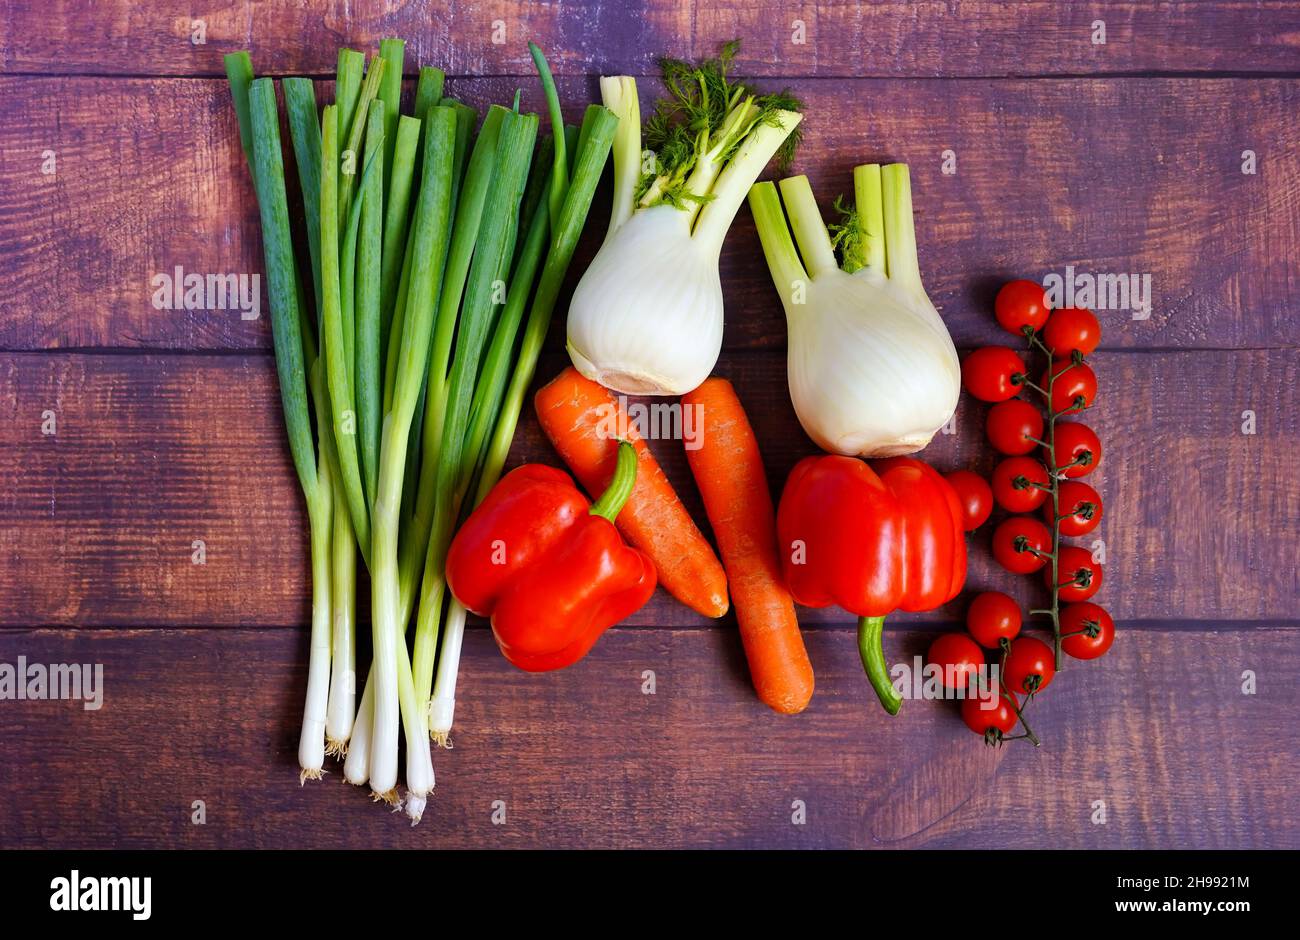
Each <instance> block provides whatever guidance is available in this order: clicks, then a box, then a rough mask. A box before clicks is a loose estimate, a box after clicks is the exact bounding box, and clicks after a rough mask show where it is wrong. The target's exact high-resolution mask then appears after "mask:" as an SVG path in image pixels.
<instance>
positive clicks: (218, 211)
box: [0, 79, 1300, 350]
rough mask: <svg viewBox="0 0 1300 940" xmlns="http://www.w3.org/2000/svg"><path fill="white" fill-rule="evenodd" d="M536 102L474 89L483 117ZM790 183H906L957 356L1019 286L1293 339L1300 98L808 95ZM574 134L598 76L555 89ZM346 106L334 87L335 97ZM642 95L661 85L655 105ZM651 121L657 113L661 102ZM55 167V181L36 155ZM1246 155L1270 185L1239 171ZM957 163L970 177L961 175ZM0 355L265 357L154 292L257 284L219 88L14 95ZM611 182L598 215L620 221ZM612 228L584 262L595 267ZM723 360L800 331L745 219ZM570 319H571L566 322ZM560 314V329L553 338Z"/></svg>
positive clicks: (1199, 330) (499, 86)
mask: <svg viewBox="0 0 1300 940" xmlns="http://www.w3.org/2000/svg"><path fill="white" fill-rule="evenodd" d="M516 84H522V86H523V88H524V91H525V103H526V106H529V107H538V106H540V104H541V102H540V98H539V96H538V89H537V86H536V83H535V82H533V81H525V82H522V83H516V82H515V81H513V80H506V79H471V80H462V81H456V82H453V83H452V86H451V88H452V91H453V92H454V93H455V94H457V95H459V96H462V97H464V98H465V99H467V100H469V101H471V102H474V103H476V104H486V103H487V102H490V101H503V100H508V97H509V95H510V94H511V93H512V91H513V89H514V87H515V85H516ZM793 87H794V89H795V90H796V91H797V92H798V93H799V94H800V95H801V96H803V97H804V98H805V100H806V101H807V102H808V103H809V115H810V116H809V117H808V119H807V121H806V138H805V139H806V144H805V146H804V148H803V150H802V152H801V156H800V158H799V159H798V161H797V163H796V166H795V168H794V169H795V171H797V172H807V173H809V174H810V176H811V178H812V181H813V184H814V187H815V189H816V191H817V192H818V193H819V195H820V197H821V200H822V203H823V206H824V207H825V209H826V211H827V213H828V217H829V212H830V204H831V202H832V201H833V198H834V196H835V195H837V194H838V193H840V192H846V191H849V190H851V188H852V167H853V166H854V164H856V163H863V162H869V161H873V160H883V161H894V160H901V161H905V162H907V163H909V164H910V165H911V167H912V173H913V189H914V200H915V206H916V227H917V240H918V243H919V245H920V253H921V259H920V260H921V270H922V273H923V275H924V278H925V283H926V285H927V289H928V290H929V291H930V295H931V298H932V299H933V300H934V302H935V303H936V305H938V307H939V308H940V310H941V311H943V313H944V316H945V318H946V320H947V322H948V324H949V327H950V330H951V331H952V333H953V335H954V338H955V339H956V341H957V342H958V343H959V344H963V345H971V344H978V343H982V342H986V341H988V340H989V339H990V338H991V337H992V336H995V335H997V333H996V329H995V327H994V326H993V324H992V321H991V318H990V316H989V312H990V310H991V305H992V298H993V294H994V293H995V291H996V288H997V286H998V285H999V284H1000V283H1001V282H1002V281H1003V280H1005V279H1007V278H1009V277H1035V278H1042V277H1043V276H1044V275H1046V274H1047V273H1049V272H1053V271H1054V272H1056V273H1058V274H1063V273H1064V271H1065V266H1066V265H1073V266H1074V267H1075V268H1076V270H1077V271H1079V272H1088V273H1091V274H1124V275H1128V274H1134V275H1149V276H1150V284H1151V294H1152V301H1153V303H1152V312H1151V315H1150V318H1149V319H1146V320H1135V319H1133V314H1132V313H1131V312H1130V311H1128V310H1124V311H1102V312H1101V314H1100V315H1101V317H1102V320H1103V323H1104V326H1105V337H1104V343H1105V346H1106V347H1107V348H1142V347H1153V346H1154V347H1179V348H1245V347H1274V346H1281V345H1291V346H1294V345H1300V318H1297V317H1295V316H1292V315H1291V312H1292V311H1293V310H1294V309H1295V308H1296V306H1297V304H1300V280H1298V279H1297V277H1296V271H1295V264H1294V259H1295V258H1296V257H1300V125H1297V123H1296V122H1295V120H1294V115H1295V113H1296V112H1297V109H1298V108H1300V88H1298V87H1297V85H1296V84H1295V83H1294V82H1285V81H1225V80H1219V81H1205V80H1187V79H1173V80H1163V79H1161V80H1155V79H1152V80H1146V79H1143V80H1127V81H1120V82H1117V81H1097V80H1077V81H1025V82H1021V81H997V82H982V81H979V82H976V81H952V82H933V81H860V82H855V83H853V84H851V85H849V86H846V85H845V83H844V82H839V81H799V82H795V83H793ZM561 93H562V95H563V99H564V100H565V101H566V102H568V103H569V104H570V105H571V107H572V111H571V113H572V115H573V116H574V117H576V116H577V115H578V114H579V113H580V112H581V108H582V105H583V102H586V101H589V100H591V99H592V98H593V96H595V94H596V90H595V87H594V80H587V79H572V80H566V81H563V82H562V83H561ZM328 95H332V92H328V91H322V94H321V100H327V96H328ZM646 97H647V99H648V98H649V89H646ZM647 106H648V105H647ZM49 149H52V150H54V151H55V152H56V154H57V172H56V173H55V174H54V175H53V176H48V175H43V174H42V173H41V164H42V159H43V158H42V153H43V152H44V151H46V150H49ZM1247 149H1253V150H1254V151H1255V152H1256V155H1257V166H1258V173H1257V174H1256V175H1246V174H1243V173H1242V172H1241V167H1242V152H1243V151H1244V150H1247ZM946 151H951V152H952V154H954V155H955V160H956V174H955V175H944V173H943V172H942V162H943V159H944V154H945V152H946ZM0 154H3V158H2V159H3V164H2V165H0V181H2V182H3V185H0V253H3V254H4V256H5V257H6V258H7V259H8V263H7V264H5V265H4V266H3V267H0V292H2V293H3V295H4V296H5V297H6V298H7V300H8V305H7V311H6V313H7V315H6V316H4V317H3V318H0V349H39V348H49V347H65V348H66V347H78V348H86V347H91V348H102V347H112V348H162V349H181V350H193V349H252V348H257V349H269V348H270V344H271V341H270V327H269V317H268V316H267V315H266V311H265V309H263V312H262V316H261V317H260V319H259V320H257V321H254V322H248V321H244V320H241V319H240V315H239V313H238V312H236V311H232V310H215V309H214V310H158V309H155V307H154V306H153V304H152V299H153V296H154V287H153V282H152V280H151V279H152V278H153V277H154V275H156V274H159V273H164V272H166V273H170V272H172V271H173V270H174V268H175V267H176V266H177V265H180V266H181V267H182V268H183V269H184V270H185V271H187V272H198V273H202V274H213V273H231V272H233V273H247V274H251V273H255V272H260V271H261V270H262V259H261V241H260V238H259V237H258V234H257V233H258V225H257V213H256V206H255V204H254V200H253V194H252V188H251V185H250V183H249V180H248V173H247V169H246V167H245V165H244V159H243V155H242V153H241V152H240V149H239V146H238V131H237V128H236V124H235V119H234V113H233V109H232V108H231V107H230V102H229V93H228V91H227V89H226V86H225V83H224V82H223V81H218V80H203V81H187V80H168V81H162V82H147V81H139V80H131V79H125V80H110V79H69V80H46V79H0ZM607 206H608V195H607V191H606V188H604V187H602V190H601V192H600V196H599V198H598V200H597V204H596V206H595V208H594V209H593V217H595V218H598V219H599V218H602V217H603V216H604V215H605V214H606V213H607V211H608V209H607ZM603 230H604V229H603V226H602V225H597V224H593V225H591V226H590V227H589V230H588V232H587V237H586V239H585V240H584V243H583V246H582V247H581V248H580V250H579V254H578V256H577V259H576V261H575V264H574V271H575V272H580V271H582V270H583V269H584V268H585V265H586V261H587V260H588V259H589V258H590V257H591V255H592V254H593V253H594V251H595V249H596V247H597V246H598V243H599V238H600V234H601V232H603ZM722 273H723V276H724V283H725V284H726V295H727V304H728V311H729V318H728V327H727V334H726V343H727V346H728V347H729V348H733V349H735V348H742V347H743V348H781V347H782V346H783V345H784V342H785V325H784V319H783V315H782V313H781V308H780V304H779V302H778V300H777V297H776V293H775V291H774V290H773V289H772V286H771V283H770V279H769V275H768V272H767V269H766V266H765V265H764V263H763V259H762V253H761V250H760V248H759V244H758V238H757V235H756V234H755V232H754V228H753V223H752V219H751V217H750V214H749V210H748V208H742V209H741V210H740V213H739V215H738V216H737V221H736V223H735V225H734V226H733V229H732V233H731V235H730V237H729V238H728V239H727V243H726V247H725V249H724V251H723V257H722ZM561 309H563V306H561ZM561 324H562V318H557V324H556V331H557V334H558V332H559V330H560V329H561Z"/></svg>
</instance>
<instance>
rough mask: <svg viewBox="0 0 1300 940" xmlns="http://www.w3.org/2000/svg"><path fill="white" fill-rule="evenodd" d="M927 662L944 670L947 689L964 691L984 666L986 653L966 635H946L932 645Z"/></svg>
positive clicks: (927, 655)
mask: <svg viewBox="0 0 1300 940" xmlns="http://www.w3.org/2000/svg"><path fill="white" fill-rule="evenodd" d="M925 661H926V662H927V663H928V664H931V665H934V666H938V667H939V668H940V669H942V670H943V677H942V678H943V687H944V688H945V689H953V690H956V689H964V688H966V686H967V685H968V684H969V683H970V681H971V679H972V678H973V677H974V676H975V675H977V674H978V673H979V670H980V667H981V666H983V665H984V651H983V650H982V649H980V648H979V646H977V645H976V643H975V641H974V640H972V639H971V638H970V637H968V636H966V635H965V634H964V633H945V634H943V636H941V637H939V638H938V639H936V640H935V641H934V642H933V643H931V644H930V649H929V651H928V652H927V653H926V654H925Z"/></svg>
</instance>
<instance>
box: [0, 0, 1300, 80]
mask: <svg viewBox="0 0 1300 940" xmlns="http://www.w3.org/2000/svg"><path fill="white" fill-rule="evenodd" d="M6 12H7V16H6V18H5V19H2V20H0V68H3V69H4V70H5V71H9V72H23V73H29V72H32V73H42V74H50V73H53V74H96V75H121V74H126V75H141V74H144V75H159V74H160V75H220V74H222V66H221V56H222V54H224V53H226V52H230V51H232V50H235V49H245V48H247V49H251V50H252V51H253V53H254V54H255V56H256V57H257V60H258V64H259V67H260V68H262V69H266V70H269V71H273V72H275V73H277V74H284V73H290V74H292V73H306V74H314V75H325V74H329V73H331V72H332V70H333V68H334V65H335V59H334V55H335V51H336V50H337V47H338V46H340V45H343V44H349V45H352V46H354V47H357V48H362V49H369V48H373V47H375V46H376V45H377V44H378V42H379V40H380V39H382V38H383V37H386V36H400V37H402V38H403V39H405V40H406V41H407V43H408V47H407V48H408V50H409V51H408V61H413V62H418V63H419V64H433V65H438V66H439V67H441V68H444V69H446V70H447V71H448V72H449V73H450V74H456V75H465V74H470V75H531V74H532V63H531V62H530V61H529V59H528V52H527V49H526V48H525V44H526V42H527V41H528V40H534V41H536V42H538V43H540V44H541V45H542V46H543V47H545V48H546V50H547V52H548V55H549V56H550V57H551V61H552V63H553V64H554V65H555V66H556V67H557V69H559V70H561V71H564V72H579V73H582V72H605V73H611V72H626V73H632V74H644V73H645V71H646V70H648V69H650V68H652V66H653V63H654V60H655V57H656V56H659V55H676V56H702V55H711V54H714V53H715V52H716V50H717V48H718V46H719V45H720V44H721V43H723V42H726V41H727V40H730V39H735V38H737V37H739V38H741V39H742V40H743V43H744V44H743V46H742V51H741V55H740V58H739V66H740V67H741V68H743V69H744V70H745V71H746V72H748V73H751V74H768V75H818V76H860V75H890V76H898V75H906V76H936V75H942V76H954V75H959V76H976V75H979V76H990V75H996V76H1007V75H1078V74H1085V73H1086V74H1107V73H1133V72H1151V71H1169V72H1178V73H1187V72H1224V71H1230V72H1252V73H1254V72H1262V73H1269V72H1274V73H1275V72H1281V71H1288V72H1294V71H1296V70H1297V63H1298V60H1300V53H1298V52H1297V39H1296V36H1297V33H1300V11H1298V10H1297V9H1296V6H1295V5H1294V4H1292V3H1287V2H1285V0H1265V2H1245V0H1206V2H1176V3H1161V4H1151V3H1142V2H1133V0H1121V2H1114V0H1101V2H1093V3H1087V4H1077V3H1044V2H1034V0H1011V2H999V0H980V2H971V0H962V2H957V3H954V2H944V0H919V2H912V0H873V2H862V0H821V2H801V3H795V4H787V5H783V6H781V7H779V8H776V9H774V8H773V7H772V6H771V5H770V4H765V3H762V2H760V0H739V2H736V0H732V2H727V3H717V2H713V0H629V2H617V3H611V2H608V0H562V2H552V3H546V2H539V0H499V2H494V3H485V2H482V0H448V2H401V3H349V2H344V0H332V2H328V3H311V4H304V3H300V2H293V0H268V2H257V3H249V2H233V0H217V2H215V3H208V4H205V5H203V6H201V7H195V6H194V5H192V4H189V3H183V2H179V0H154V2H151V3H147V4H141V3H133V2H131V0H96V2H95V3H93V4H87V3H80V2H75V0H54V2H46V3H30V2H13V3H10V4H8V5H7V8H6ZM196 20H201V21H202V23H203V39H204V41H203V42H202V43H201V44H197V43H196V42H195V39H196V36H197V35H198V34H197V33H196V32H195V30H196V28H197V27H196V22H195V21H196ZM1098 21H1102V22H1103V23H1104V24H1105V36H1104V40H1105V41H1104V42H1098V41H1097V39H1099V38H1100V36H1099V34H1098V33H1097V26H1096V23H1097V22H1098Z"/></svg>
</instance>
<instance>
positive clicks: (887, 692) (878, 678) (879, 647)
mask: <svg viewBox="0 0 1300 940" xmlns="http://www.w3.org/2000/svg"><path fill="white" fill-rule="evenodd" d="M884 630H885V618H884V617H863V618H862V619H861V620H859V621H858V652H859V653H860V654H862V668H863V669H865V670H866V671H867V678H868V679H869V680H870V681H871V687H872V688H873V689H875V690H876V696H877V697H878V698H879V699H880V704H881V705H883V706H884V707H885V711H887V712H889V714H891V715H897V714H898V710H899V709H900V708H902V707H903V698H902V696H901V695H899V694H898V690H897V689H895V688H894V683H893V682H892V681H891V680H890V678H889V665H888V664H887V663H886V662H885V647H884V644H883V636H884Z"/></svg>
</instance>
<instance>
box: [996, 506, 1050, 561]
mask: <svg viewBox="0 0 1300 940" xmlns="http://www.w3.org/2000/svg"><path fill="white" fill-rule="evenodd" d="M1051 546H1052V533H1051V532H1049V531H1048V530H1047V526H1045V525H1043V524H1042V523H1041V522H1039V521H1038V520H1037V519H1035V518H1033V517H1032V516H1012V517H1011V518H1010V519H1003V520H1002V522H1001V524H999V525H998V527H997V528H996V529H994V530H993V557H994V558H996V559H997V561H998V564H1000V565H1001V566H1002V567H1003V568H1006V569H1007V570H1008V571H1010V572H1013V573H1014V574H1032V573H1033V572H1035V571H1037V570H1038V569H1039V568H1041V567H1043V565H1044V564H1045V563H1046V559H1044V558H1043V556H1041V555H1036V554H1034V552H1032V551H1030V550H1029V549H1036V550H1037V551H1040V552H1050V551H1051Z"/></svg>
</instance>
